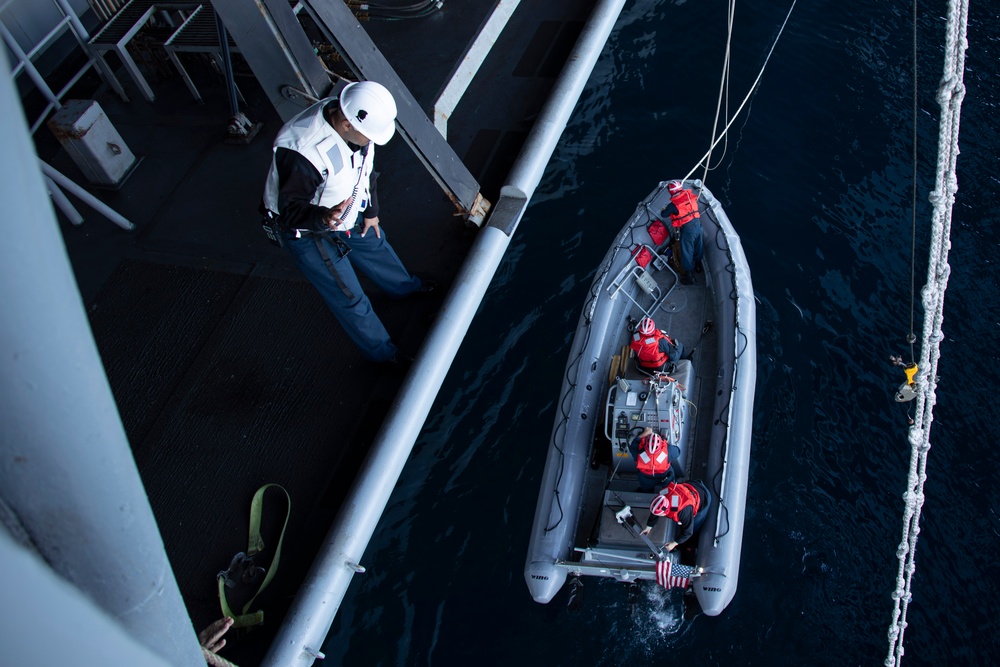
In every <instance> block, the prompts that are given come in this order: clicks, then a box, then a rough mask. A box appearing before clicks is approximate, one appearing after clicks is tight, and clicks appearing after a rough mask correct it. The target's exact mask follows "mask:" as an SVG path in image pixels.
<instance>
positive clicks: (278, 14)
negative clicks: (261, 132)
mask: <svg viewBox="0 0 1000 667" xmlns="http://www.w3.org/2000/svg"><path fill="white" fill-rule="evenodd" d="M341 4H342V3H341ZM212 6H213V7H214V8H215V11H216V13H217V14H218V15H219V16H220V17H221V18H222V22H223V23H224V24H225V26H226V29H227V30H229V34H230V35H231V36H232V38H233V41H235V42H236V46H238V47H239V50H240V53H241V54H242V55H243V57H244V58H245V59H246V61H247V63H248V64H249V65H250V68H251V69H252V70H253V73H254V76H255V77H256V78H257V81H258V82H260V85H261V87H262V88H263V89H264V92H265V93H267V96H268V98H269V99H270V100H271V104H273V105H274V108H275V109H276V110H277V111H278V115H279V116H281V118H282V119H283V120H285V121H287V120H289V119H290V118H291V117H292V116H294V115H295V114H297V113H298V112H300V111H302V110H303V109H304V108H306V107H307V106H309V104H310V102H309V101H308V99H305V98H301V99H295V98H294V97H290V96H288V95H287V94H286V93H287V91H288V90H290V89H298V90H301V91H303V92H304V93H305V94H306V95H309V96H311V97H314V98H322V97H326V95H328V94H329V92H330V90H331V89H332V88H333V83H332V82H331V81H330V77H329V75H327V73H326V71H325V70H324V68H323V63H322V61H320V59H319V56H317V55H316V53H315V51H313V47H312V44H310V43H309V38H308V37H307V36H306V33H305V31H304V30H303V29H302V26H301V25H300V24H299V19H298V17H297V16H296V15H295V12H293V11H292V7H291V5H290V4H289V3H288V0H212Z"/></svg>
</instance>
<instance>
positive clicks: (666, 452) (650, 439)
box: [629, 427, 683, 493]
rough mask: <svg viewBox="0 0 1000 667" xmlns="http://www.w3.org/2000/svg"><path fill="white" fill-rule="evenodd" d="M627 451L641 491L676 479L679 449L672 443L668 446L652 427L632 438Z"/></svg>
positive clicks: (664, 484) (645, 491)
mask: <svg viewBox="0 0 1000 667" xmlns="http://www.w3.org/2000/svg"><path fill="white" fill-rule="evenodd" d="M629 453H631V454H632V459H633V460H634V461H635V470H636V473H637V476H638V478H639V490H640V491H642V492H643V493H651V492H652V491H657V490H659V489H662V488H663V487H664V486H666V485H667V484H669V483H670V482H673V481H674V479H676V477H677V475H676V470H677V468H678V466H679V464H678V463H677V457H678V456H680V449H678V448H677V447H676V446H673V445H671V446H668V445H667V441H666V440H664V439H663V438H662V437H661V436H660V435H659V434H657V433H653V429H651V428H649V427H647V428H646V430H644V431H643V432H642V433H640V434H639V435H637V436H636V437H635V438H633V439H632V442H631V443H629ZM681 474H683V473H681Z"/></svg>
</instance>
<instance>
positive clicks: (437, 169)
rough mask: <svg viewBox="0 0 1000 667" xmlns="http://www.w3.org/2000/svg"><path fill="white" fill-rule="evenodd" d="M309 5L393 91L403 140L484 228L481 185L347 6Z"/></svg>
mask: <svg viewBox="0 0 1000 667" xmlns="http://www.w3.org/2000/svg"><path fill="white" fill-rule="evenodd" d="M272 1H274V0H272ZM303 5H305V7H306V9H307V11H309V13H310V14H311V15H312V17H313V19H314V20H315V21H316V24H317V25H318V26H319V28H320V30H322V31H323V33H324V36H325V37H326V38H327V39H328V40H329V41H330V43H331V44H333V46H334V48H336V49H337V51H338V53H340V55H341V57H342V58H344V61H345V62H346V63H347V65H348V67H350V68H351V71H352V72H354V74H355V75H356V76H357V77H358V78H359V79H362V80H369V81H378V82H379V83H381V84H382V85H384V86H385V87H386V88H388V89H389V90H390V91H392V94H393V97H395V98H396V106H397V108H398V110H399V112H398V115H397V117H396V125H397V127H398V128H399V133H400V135H401V136H402V137H403V139H404V140H405V141H406V143H407V144H409V146H410V148H412V149H413V151H414V153H416V155H417V157H419V158H420V161H421V162H423V164H424V166H425V167H426V168H427V170H428V171H429V172H430V173H431V175H432V176H433V177H434V180H436V181H437V182H438V184H439V185H440V186H441V188H442V189H443V190H444V191H445V193H446V194H447V195H448V196H449V197H450V198H451V200H452V201H453V202H454V203H455V206H456V207H457V208H458V209H459V210H460V211H461V212H462V214H463V215H464V216H466V218H467V219H468V220H469V221H470V222H473V223H475V224H481V223H482V220H483V218H484V216H485V214H486V211H487V210H488V209H489V203H488V202H486V201H485V200H483V199H482V196H481V195H480V193H479V183H478V182H477V181H476V179H475V178H474V177H473V176H472V174H471V173H469V170H468V169H467V168H466V166H465V164H464V163H463V162H462V160H461V159H459V157H458V156H457V155H456V154H455V151H454V149H453V148H452V147H451V145H450V144H449V143H448V141H447V140H446V139H445V138H444V137H443V136H441V133H440V132H439V131H438V130H437V128H436V127H434V124H433V123H432V122H431V120H430V118H428V117H427V114H426V113H425V112H424V110H423V109H421V108H420V105H419V104H417V101H416V100H415V99H414V97H413V95H412V94H411V93H410V91H409V89H408V88H407V87H406V85H405V84H404V83H403V81H402V79H400V78H399V75H398V74H396V71H395V70H394V69H393V68H392V65H390V64H389V62H388V61H387V60H386V59H385V56H383V55H382V52H381V51H379V50H378V48H376V46H375V43H374V42H372V40H371V37H369V36H368V33H366V32H365V30H364V28H362V27H361V24H360V23H358V20H357V19H356V18H355V17H354V13H353V12H352V11H351V10H350V8H349V7H348V6H347V4H346V3H344V2H340V1H338V2H330V1H329V0H303Z"/></svg>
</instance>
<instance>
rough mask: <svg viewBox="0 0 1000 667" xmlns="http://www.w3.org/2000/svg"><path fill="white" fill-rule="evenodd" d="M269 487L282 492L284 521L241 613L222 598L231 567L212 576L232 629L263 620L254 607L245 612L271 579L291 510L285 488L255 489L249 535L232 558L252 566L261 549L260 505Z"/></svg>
mask: <svg viewBox="0 0 1000 667" xmlns="http://www.w3.org/2000/svg"><path fill="white" fill-rule="evenodd" d="M272 487H273V488H275V489H281V492H282V493H284V494H285V499H286V500H287V505H286V507H287V509H286V511H285V522H284V524H283V525H282V526H281V536H280V537H278V546H277V547H276V548H275V549H274V558H273V559H271V566H270V567H269V568H267V574H265V575H264V580H263V581H262V582H261V584H260V588H258V589H257V592H256V593H254V594H253V597H252V598H250V601H249V602H247V603H246V604H245V605H243V613H242V614H240V615H239V616H237V615H236V614H234V613H233V611H232V609H230V607H229V603H228V602H227V601H226V582H227V581H229V576H230V574H231V570H225V571H223V572H220V573H219V574H218V576H217V577H216V578H217V579H218V584H219V604H220V605H221V607H222V615H223V616H226V617H228V618H231V619H233V621H234V622H233V627H234V628H242V627H247V626H251V625H258V624H260V623H263V622H264V612H263V611H260V610H258V611H255V612H253V613H248V612H249V610H250V606H251V605H252V604H253V602H254V600H256V599H257V596H258V595H260V594H261V593H262V592H263V590H264V589H265V588H267V585H268V584H269V583H271V579H273V578H274V575H275V573H276V572H277V571H278V560H279V559H280V558H281V542H282V541H283V540H284V539H285V528H287V527H288V517H289V515H290V514H291V512H292V499H291V498H290V497H289V495H288V491H285V489H284V488H283V487H281V486H280V485H278V484H265V485H264V486H262V487H260V488H259V489H257V493H255V494H254V496H253V500H252V501H251V503H250V538H249V543H248V545H247V550H246V554H242V553H239V554H236V558H234V559H233V563H236V562H238V561H239V562H241V563H245V562H249V563H250V564H251V565H252V564H253V558H254V556H256V555H257V554H259V553H260V552H262V551H263V550H264V540H263V538H261V536H260V517H261V513H262V512H263V506H264V492H265V491H267V490H268V489H270V488H272ZM241 557H242V558H241ZM230 568H232V565H230Z"/></svg>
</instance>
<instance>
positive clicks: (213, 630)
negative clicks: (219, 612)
mask: <svg viewBox="0 0 1000 667" xmlns="http://www.w3.org/2000/svg"><path fill="white" fill-rule="evenodd" d="M231 627H233V619H231V618H229V617H228V616H224V617H222V618H220V619H219V620H217V621H216V622H214V623H212V624H211V625H210V626H208V627H207V628H205V629H204V630H202V631H201V632H199V633H198V642H199V643H201V647H202V648H203V649H206V650H208V651H211V652H212V653H218V652H219V649H221V648H222V647H223V646H225V645H226V640H225V639H223V638H222V635H224V634H226V632H227V631H228V630H229V628H231Z"/></svg>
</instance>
